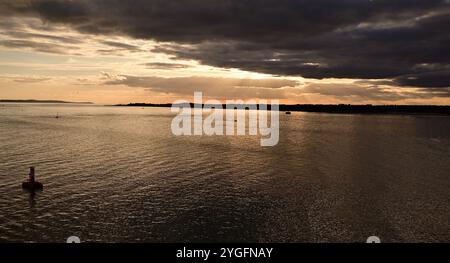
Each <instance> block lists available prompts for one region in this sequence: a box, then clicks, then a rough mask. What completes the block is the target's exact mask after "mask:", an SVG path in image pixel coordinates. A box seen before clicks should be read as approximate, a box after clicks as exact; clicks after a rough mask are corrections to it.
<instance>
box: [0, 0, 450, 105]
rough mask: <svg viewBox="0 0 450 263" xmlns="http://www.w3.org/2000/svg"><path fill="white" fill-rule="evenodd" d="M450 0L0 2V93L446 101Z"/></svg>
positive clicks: (113, 99) (97, 98)
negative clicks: (200, 95) (201, 95)
mask: <svg viewBox="0 0 450 263" xmlns="http://www.w3.org/2000/svg"><path fill="white" fill-rule="evenodd" d="M449 29H450V0H334V1H333V0H216V1H211V0H170V1H168V0H128V1H126V0H71V1H70V0H0V99H57V100H67V101H90V102H95V103H100V104H115V103H130V102H148V103H172V102H173V101H175V100H177V99H187V100H191V101H192V96H193V93H194V91H201V92H203V94H204V97H205V98H212V99H219V100H223V101H224V100H226V99H279V100H280V101H281V102H282V103H292V104H294V103H301V104H303V103H306V104H310V103H311V104H335V103H351V104H369V103H370V104H435V105H450V33H449Z"/></svg>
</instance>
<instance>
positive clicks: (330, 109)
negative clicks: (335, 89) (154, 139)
mask: <svg viewBox="0 0 450 263" xmlns="http://www.w3.org/2000/svg"><path fill="white" fill-rule="evenodd" d="M115 106H119V107H172V104H170V103H165V104H153V103H130V104H118V105H115ZM190 106H191V108H192V107H194V106H195V105H194V104H193V103H190ZM202 106H204V104H203V105H202ZM211 106H214V105H211ZM221 106H222V108H225V104H223V105H221ZM267 106H268V109H269V110H270V105H267ZM279 110H280V111H302V112H318V113H336V114H409V115H416V114H417V115H446V116H450V106H440V105H370V104H368V105H351V104H296V105H286V104H281V105H280V107H279Z"/></svg>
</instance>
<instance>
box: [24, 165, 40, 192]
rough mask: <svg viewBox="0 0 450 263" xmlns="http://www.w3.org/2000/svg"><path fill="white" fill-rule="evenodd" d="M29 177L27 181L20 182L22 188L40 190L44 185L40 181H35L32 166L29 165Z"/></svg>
mask: <svg viewBox="0 0 450 263" xmlns="http://www.w3.org/2000/svg"><path fill="white" fill-rule="evenodd" d="M29 176H30V177H29V178H28V181H27V182H23V183H22V188H23V189H26V190H30V191H34V190H42V189H43V188H44V185H43V184H42V183H40V182H37V181H36V180H35V178H34V167H30V175H29Z"/></svg>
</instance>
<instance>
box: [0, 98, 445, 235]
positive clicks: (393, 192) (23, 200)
mask: <svg viewBox="0 0 450 263" xmlns="http://www.w3.org/2000/svg"><path fill="white" fill-rule="evenodd" d="M56 113H59V115H60V116H61V117H62V118H60V119H55V118H54V116H55V115H56ZM172 117H173V114H172V113H170V109H168V108H146V109H141V108H118V107H105V106H80V105H37V104H31V105H21V104H7V105H2V106H0V145H1V151H0V211H1V213H0V241H4V242H8V241H19V242H23V241H26V242H65V240H66V239H67V237H69V236H73V235H75V236H79V237H80V238H81V240H82V241H95V242H97V241H98V242H172V241H181V242H186V241H193V242H197V241H205V242H210V241H252V242H253V241H255V242H364V241H365V240H366V238H367V237H368V236H372V235H376V236H379V237H380V238H381V240H382V242H387V241H390V242H405V241H406V242H415V241H418V242H434V241H446V242H449V241H450V223H449V218H450V217H449V216H450V206H449V202H450V199H449V197H450V196H449V189H450V118H448V117H433V116H387V115H386V116H367V115H333V114H315V113H293V114H292V115H286V116H285V115H281V116H280V125H281V128H280V143H279V144H278V145H277V146H276V147H268V148H263V147H261V146H260V144H259V138H257V137H250V136H240V137H225V136H224V137H219V136H213V137H207V136H201V137H175V136H173V135H172V134H171V131H170V123H171V120H172ZM32 165H34V166H36V172H37V178H38V180H39V181H41V182H42V183H44V184H45V189H44V191H43V192H39V193H36V194H34V195H32V194H30V193H28V192H24V191H23V190H22V189H21V187H20V184H21V182H22V181H24V180H26V178H27V174H28V167H29V166H32Z"/></svg>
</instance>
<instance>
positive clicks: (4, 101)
mask: <svg viewBox="0 0 450 263" xmlns="http://www.w3.org/2000/svg"><path fill="white" fill-rule="evenodd" d="M0 103H55V104H56V103H64V104H94V103H92V102H73V101H63V100H0Z"/></svg>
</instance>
